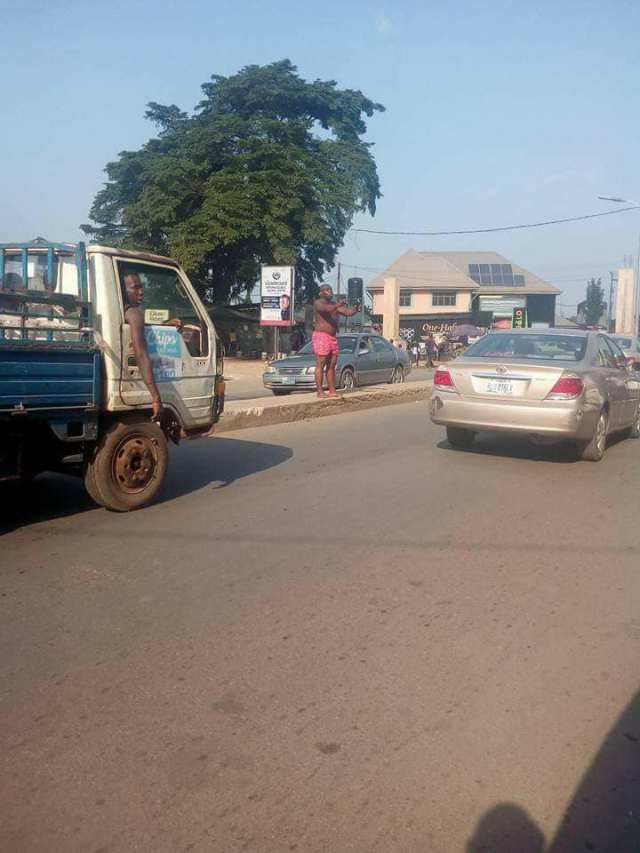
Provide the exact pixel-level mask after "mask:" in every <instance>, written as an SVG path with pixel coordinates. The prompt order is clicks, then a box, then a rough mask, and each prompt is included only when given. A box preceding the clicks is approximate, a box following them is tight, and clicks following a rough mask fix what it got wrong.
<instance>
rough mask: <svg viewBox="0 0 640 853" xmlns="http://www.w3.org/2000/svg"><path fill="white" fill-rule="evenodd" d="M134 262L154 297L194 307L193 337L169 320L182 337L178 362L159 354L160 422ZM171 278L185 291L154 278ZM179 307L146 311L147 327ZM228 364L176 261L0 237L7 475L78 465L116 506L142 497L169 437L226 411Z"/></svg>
mask: <svg viewBox="0 0 640 853" xmlns="http://www.w3.org/2000/svg"><path fill="white" fill-rule="evenodd" d="M131 269H134V270H135V271H136V272H137V273H139V274H140V275H141V276H143V277H144V276H145V275H146V276H147V279H148V282H149V284H148V287H149V289H150V293H151V298H152V300H153V299H155V300H156V303H157V304H160V305H163V306H167V305H170V308H171V313H173V314H175V313H176V311H178V310H182V311H183V312H185V313H186V314H189V316H188V317H186V319H187V320H189V321H190V323H189V327H188V328H189V329H191V330H192V332H191V338H187V341H186V343H185V340H183V338H184V337H185V335H183V334H179V333H178V331H177V330H176V329H175V328H174V327H170V328H167V327H161V331H162V332H163V334H164V336H165V337H166V336H171V335H172V336H173V338H172V340H171V344H172V346H173V348H174V349H173V350H171V353H172V355H173V372H172V371H168V370H167V366H166V363H167V361H170V359H167V358H164V359H162V358H160V357H158V363H160V362H162V364H161V366H162V369H163V371H164V373H163V374H162V376H163V377H164V379H165V381H163V382H161V383H159V387H160V389H161V394H162V397H163V406H164V407H165V409H164V414H165V417H163V419H162V422H161V424H158V423H155V422H152V421H151V419H150V411H151V401H150V397H149V395H148V392H147V389H146V388H145V386H144V383H142V381H141V378H140V375H139V371H138V369H137V366H136V364H135V358H134V357H133V356H132V350H131V346H130V343H129V340H128V327H127V326H126V324H125V323H124V304H123V289H122V287H121V277H122V276H123V275H124V274H125V270H131ZM168 277H170V278H168ZM165 280H166V281H168V282H169V284H168V285H167V286H166V287H165V291H166V292H169V293H170V294H173V293H174V290H175V291H176V292H178V291H179V295H180V299H181V300H182V301H181V302H180V301H179V300H178V297H177V296H171V299H173V303H171V300H170V299H169V301H168V297H167V295H166V292H163V291H162V287H159V286H158V284H157V282H158V281H159V282H160V283H161V285H162V283H163V282H164V281H165ZM145 281H146V280H145ZM145 286H146V285H145ZM154 287H155V290H154V289H153V288H154ZM167 288H168V289H167ZM171 288H173V289H171ZM170 303H171V304H170ZM175 303H177V306H178V307H177V308H176V304H175ZM185 306H186V307H185ZM170 308H169V307H163V308H155V307H152V308H150V309H149V311H148V312H145V313H146V314H147V316H148V317H149V318H150V333H153V332H154V328H155V331H156V333H157V331H158V328H157V326H156V327H154V326H153V323H157V322H162V321H163V319H164V318H165V315H166V316H167V317H168V315H169V313H170ZM194 329H195V332H194V331H193V330H194ZM205 339H206V340H207V343H206V344H205V343H204V341H205ZM176 348H177V349H176ZM198 348H199V349H198ZM221 372H222V368H221V358H220V353H219V352H216V340H215V330H214V329H213V326H212V324H211V320H210V318H209V317H208V314H207V312H206V311H205V310H204V307H203V306H202V304H201V303H200V301H199V299H198V297H197V294H196V293H195V291H194V290H193V288H191V285H190V283H189V282H188V279H186V276H184V273H183V272H182V270H181V269H180V267H179V265H178V264H177V263H176V262H175V261H172V260H171V259H166V258H161V257H159V256H155V255H149V254H148V253H133V252H126V251H124V250H117V249H108V248H104V247H88V248H87V247H85V245H84V244H82V243H80V244H77V245H73V244H64V243H63V244H56V243H47V242H45V241H34V242H33V243H26V244H5V245H0V480H12V479H13V480H29V479H31V478H33V477H34V476H36V475H37V474H39V473H41V472H43V471H59V472H63V473H70V474H77V475H79V476H81V477H83V478H84V482H85V485H86V487H87V490H88V492H89V494H90V495H91V496H92V498H94V500H95V501H96V502H97V503H99V504H101V505H103V506H105V507H107V508H108V509H112V510H116V511H128V510H132V509H137V508H139V507H141V506H144V505H146V504H148V503H150V502H151V501H152V500H153V498H154V497H155V496H156V494H157V492H158V489H159V488H160V486H161V484H162V480H163V479H164V476H165V473H166V469H167V464H168V441H167V439H173V440H174V441H175V442H176V443H177V441H178V440H179V437H180V436H181V435H182V436H184V435H185V434H186V435H197V434H202V433H204V432H207V431H208V430H210V429H211V427H212V426H213V424H214V423H215V422H216V421H217V420H218V418H219V416H220V413H221V411H222V405H223V399H224V383H223V382H222V376H221ZM154 373H155V369H154ZM194 389H195V390H194ZM196 392H197V396H194V395H195V394H196ZM194 400H195V401H196V402H195V403H194V402H193V401H194Z"/></svg>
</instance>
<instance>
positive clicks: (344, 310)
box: [336, 302, 360, 317]
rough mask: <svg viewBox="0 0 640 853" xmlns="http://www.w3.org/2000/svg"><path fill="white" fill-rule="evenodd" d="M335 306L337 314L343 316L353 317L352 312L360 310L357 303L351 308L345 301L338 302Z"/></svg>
mask: <svg viewBox="0 0 640 853" xmlns="http://www.w3.org/2000/svg"><path fill="white" fill-rule="evenodd" d="M336 308H337V311H338V314H342V316H343V317H353V315H354V314H357V313H358V312H359V311H360V306H359V305H355V306H354V307H353V308H348V307H347V303H346V302H339V303H338V305H337V306H336Z"/></svg>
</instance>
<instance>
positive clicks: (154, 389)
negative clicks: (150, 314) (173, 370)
mask: <svg viewBox="0 0 640 853" xmlns="http://www.w3.org/2000/svg"><path fill="white" fill-rule="evenodd" d="M125 317H126V319H127V323H128V324H129V328H130V329H131V343H132V345H133V352H134V355H135V357H136V362H137V363H138V367H139V368H140V374H141V375H142V380H143V382H144V384H145V385H146V386H147V388H148V389H149V393H150V394H151V403H152V409H153V417H154V419H156V418H158V417H159V416H160V411H161V410H162V403H161V401H160V392H159V391H158V386H157V385H156V383H155V379H154V378H153V368H152V367H151V359H150V358H149V351H148V350H147V342H146V340H145V337H144V317H143V316H142V312H141V311H140V309H139V308H129V309H127V312H126V314H125Z"/></svg>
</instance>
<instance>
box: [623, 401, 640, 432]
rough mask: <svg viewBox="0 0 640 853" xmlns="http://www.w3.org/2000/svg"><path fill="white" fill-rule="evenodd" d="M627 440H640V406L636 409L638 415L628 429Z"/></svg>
mask: <svg viewBox="0 0 640 853" xmlns="http://www.w3.org/2000/svg"><path fill="white" fill-rule="evenodd" d="M626 433H627V438H640V404H639V405H638V408H637V409H636V414H635V417H634V419H633V423H632V424H631V426H630V427H629V428H628V429H627V431H626Z"/></svg>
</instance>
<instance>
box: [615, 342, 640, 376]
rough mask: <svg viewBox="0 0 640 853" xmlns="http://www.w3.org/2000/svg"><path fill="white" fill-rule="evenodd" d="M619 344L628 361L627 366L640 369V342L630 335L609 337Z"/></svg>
mask: <svg viewBox="0 0 640 853" xmlns="http://www.w3.org/2000/svg"><path fill="white" fill-rule="evenodd" d="M609 337H610V338H611V340H612V341H615V343H617V344H618V346H619V347H620V349H621V350H622V352H623V353H624V355H625V358H626V359H627V364H628V365H629V366H630V367H632V368H633V369H634V370H639V369H640V340H639V339H638V338H632V337H630V336H629V335H609Z"/></svg>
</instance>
